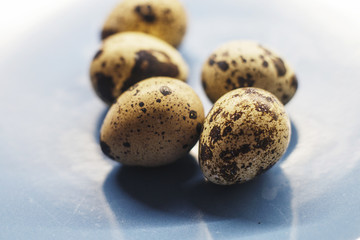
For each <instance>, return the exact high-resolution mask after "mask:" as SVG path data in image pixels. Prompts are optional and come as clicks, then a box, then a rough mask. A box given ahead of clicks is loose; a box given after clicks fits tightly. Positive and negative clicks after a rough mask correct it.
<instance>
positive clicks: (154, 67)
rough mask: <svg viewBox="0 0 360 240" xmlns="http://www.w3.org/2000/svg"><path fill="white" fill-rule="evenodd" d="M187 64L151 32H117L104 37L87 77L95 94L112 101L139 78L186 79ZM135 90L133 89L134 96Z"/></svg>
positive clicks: (108, 102) (175, 51) (109, 101)
mask: <svg viewBox="0 0 360 240" xmlns="http://www.w3.org/2000/svg"><path fill="white" fill-rule="evenodd" d="M187 74H188V66H187V64H186V63H185V61H184V60H183V58H182V57H181V55H180V53H179V52H178V51H177V50H176V49H175V48H173V47H172V46H170V45H169V44H167V43H166V42H164V41H162V40H160V39H157V38H155V37H153V36H150V35H147V34H144V33H139V32H126V33H117V34H115V35H113V36H111V37H109V38H107V39H106V40H105V41H104V42H103V45H102V47H101V50H99V51H98V52H97V53H96V54H95V57H94V59H93V61H92V63H91V66H90V78H91V83H92V85H93V88H94V90H95V92H96V93H97V95H98V96H99V97H100V98H101V99H102V100H103V101H104V102H106V103H107V104H109V105H111V104H113V103H114V101H115V100H116V99H117V97H119V96H120V95H121V94H122V93H123V92H125V91H126V90H127V89H129V88H131V86H135V84H136V83H137V82H139V81H141V80H144V79H146V78H150V77H156V76H166V77H172V78H177V79H179V80H183V81H186V78H187ZM137 94H138V91H136V92H135V93H134V96H136V95H137Z"/></svg>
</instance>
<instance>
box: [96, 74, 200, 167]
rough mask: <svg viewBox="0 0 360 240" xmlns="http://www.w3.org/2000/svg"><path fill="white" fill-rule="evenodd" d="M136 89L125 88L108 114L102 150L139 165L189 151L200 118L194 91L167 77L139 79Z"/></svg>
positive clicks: (154, 163)
mask: <svg viewBox="0 0 360 240" xmlns="http://www.w3.org/2000/svg"><path fill="white" fill-rule="evenodd" d="M136 90H139V92H138V94H137V95H136V96H134V95H133V91H134V90H133V91H126V92H124V93H123V94H122V95H121V96H120V97H119V98H118V99H117V102H116V103H115V104H113V105H112V106H111V108H110V110H109V112H108V113H107V115H106V117H105V120H104V122H103V125H102V127H101V133H100V138H101V149H102V150H103V152H104V154H106V155H107V156H109V157H110V158H113V159H115V160H116V161H119V162H121V163H123V164H126V165H137V166H159V165H164V164H168V163H171V162H174V161H175V160H177V159H179V158H181V157H182V156H184V155H185V154H187V153H188V151H189V150H190V149H191V148H192V147H193V146H194V145H195V143H196V142H197V140H198V138H199V135H200V133H201V128H202V124H203V121H204V110H203V106H202V103H201V101H200V99H199V97H198V96H197V95H196V93H195V92H194V91H193V90H192V89H191V87H190V86H189V85H187V84H185V83H184V82H182V81H180V80H177V79H173V78H168V77H154V78H149V79H146V80H143V81H140V82H139V83H138V84H137V86H136ZM190 106H191V110H190V109H189V108H190ZM186 116H189V117H186ZM115 122H116V124H115ZM112 156H116V157H115V158H114V157H112Z"/></svg>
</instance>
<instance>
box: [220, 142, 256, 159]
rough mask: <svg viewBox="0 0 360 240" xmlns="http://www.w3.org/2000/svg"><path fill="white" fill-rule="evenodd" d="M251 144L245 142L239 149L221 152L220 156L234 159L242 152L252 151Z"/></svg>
mask: <svg viewBox="0 0 360 240" xmlns="http://www.w3.org/2000/svg"><path fill="white" fill-rule="evenodd" d="M250 150H251V148H250V144H243V145H241V146H240V148H238V149H230V150H225V151H222V152H220V154H219V157H220V158H221V159H222V160H224V161H229V160H232V159H234V158H236V157H238V156H239V155H240V153H241V154H246V153H248V152H250Z"/></svg>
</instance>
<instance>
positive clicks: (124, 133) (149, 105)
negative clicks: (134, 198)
mask: <svg viewBox="0 0 360 240" xmlns="http://www.w3.org/2000/svg"><path fill="white" fill-rule="evenodd" d="M186 24H187V20H186V12H185V9H184V7H183V6H182V5H181V3H180V2H179V1H178V0H122V1H121V2H120V3H119V5H118V6H117V7H116V8H115V9H114V10H113V11H112V12H111V14H110V15H109V17H108V18H107V20H106V22H105V24H104V26H103V29H102V33H101V38H102V40H103V42H102V45H101V47H100V49H99V50H98V51H97V52H96V54H95V56H94V58H93V60H92V62H91V66H90V79H91V83H92V86H93V88H94V90H95V93H96V94H97V95H98V96H99V98H100V99H101V100H103V101H104V102H105V103H106V104H107V105H109V106H110V108H109V111H108V113H107V114H106V117H105V119H104V122H103V124H102V127H101V130H100V147H101V149H102V151H103V153H104V154H105V155H107V156H108V157H110V158H111V159H113V160H115V161H118V162H120V163H122V164H125V165H136V166H146V167H154V166H161V165H165V164H169V163H171V162H174V161H176V160H178V159H180V158H182V157H183V156H185V155H186V154H188V152H189V151H190V150H191V149H192V148H193V146H194V145H195V144H196V142H197V141H199V166H200V168H201V170H202V172H203V174H204V176H205V178H206V179H207V180H209V181H211V182H213V183H216V184H221V185H229V184H234V183H243V182H246V181H249V180H251V179H253V178H254V177H256V176H257V175H259V174H261V173H263V172H264V171H266V170H267V169H269V168H270V167H272V166H273V165H274V164H275V163H276V162H277V161H278V160H279V159H280V158H281V156H282V155H283V154H284V153H285V151H286V149H287V147H288V144H289V140H290V134H291V128H290V121H289V117H288V115H287V114H286V111H285V108H284V104H286V103H287V102H289V101H290V99H291V98H292V97H293V96H294V94H295V91H296V89H297V78H296V76H295V74H294V71H293V70H292V68H291V67H290V66H289V64H288V63H287V62H286V61H285V60H284V59H282V58H281V57H280V56H279V55H277V54H276V53H275V52H274V51H272V50H269V49H267V48H265V47H263V46H262V45H260V44H258V43H256V42H251V41H232V42H228V43H226V44H224V45H222V46H220V47H219V48H217V49H215V50H214V52H213V53H211V54H210V56H209V58H208V59H207V60H206V61H205V62H204V64H203V67H202V74H201V80H202V85H203V88H204V91H205V92H206V94H207V96H208V97H209V99H210V100H211V101H212V102H213V103H214V105H213V107H212V109H211V110H210V112H209V113H208V114H207V116H206V117H205V114H204V108H203V104H202V102H201V100H200V98H199V97H198V96H197V94H196V93H195V91H194V90H193V89H192V88H191V87H190V86H189V85H188V84H186V80H187V77H188V68H189V67H188V65H187V63H186V62H185V60H184V59H183V57H182V56H181V54H180V53H179V52H178V50H177V49H176V48H175V47H177V46H178V45H179V44H180V43H181V41H182V39H183V37H184V34H185V32H186Z"/></svg>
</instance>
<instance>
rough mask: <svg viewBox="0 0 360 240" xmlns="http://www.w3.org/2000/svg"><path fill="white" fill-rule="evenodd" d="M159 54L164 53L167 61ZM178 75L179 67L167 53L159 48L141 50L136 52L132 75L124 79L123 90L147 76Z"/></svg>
mask: <svg viewBox="0 0 360 240" xmlns="http://www.w3.org/2000/svg"><path fill="white" fill-rule="evenodd" d="M157 55H162V56H163V57H164V59H166V60H165V62H161V61H159V60H158V58H157V57H156V56H157ZM178 75H179V69H178V67H177V66H176V65H175V64H174V63H172V62H171V59H170V57H169V56H168V55H167V54H166V53H164V52H162V51H157V50H140V51H138V52H136V56H135V65H134V67H133V68H132V70H131V74H130V76H129V77H128V78H127V79H126V80H125V81H124V84H123V86H122V87H121V91H125V90H127V89H128V88H129V87H130V86H132V85H134V84H135V83H138V82H139V81H141V80H143V79H146V78H150V77H156V76H167V77H173V78H175V77H176V76H178Z"/></svg>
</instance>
